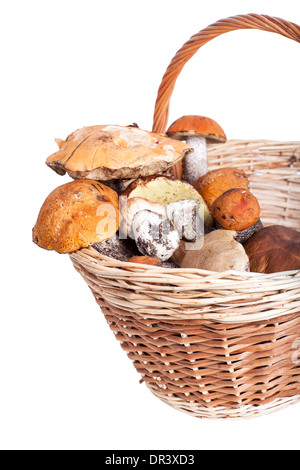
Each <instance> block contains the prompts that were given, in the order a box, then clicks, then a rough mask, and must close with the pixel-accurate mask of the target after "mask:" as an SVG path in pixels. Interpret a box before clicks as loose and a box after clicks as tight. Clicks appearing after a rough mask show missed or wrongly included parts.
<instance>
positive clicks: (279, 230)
mask: <svg viewBox="0 0 300 470" xmlns="http://www.w3.org/2000/svg"><path fill="white" fill-rule="evenodd" d="M244 248H245V251H246V253H247V255H248V256H249V260H250V271H253V272H258V273H276V272H282V271H293V270H295V269H300V232H297V231H296V230H294V229H292V228H288V227H283V226H281V225H270V226H269V227H265V228H262V229H261V230H260V231H259V232H257V233H255V234H254V235H252V237H250V238H249V239H248V240H247V242H246V243H245V245H244Z"/></svg>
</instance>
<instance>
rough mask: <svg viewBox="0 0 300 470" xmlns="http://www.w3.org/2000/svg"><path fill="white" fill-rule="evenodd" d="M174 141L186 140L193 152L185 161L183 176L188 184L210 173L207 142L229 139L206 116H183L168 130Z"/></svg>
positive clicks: (214, 122) (216, 124) (219, 127)
mask: <svg viewBox="0 0 300 470" xmlns="http://www.w3.org/2000/svg"><path fill="white" fill-rule="evenodd" d="M166 133H167V135H168V136H170V137H172V138H173V139H179V140H185V141H186V143H187V144H188V145H189V146H190V147H192V148H193V152H192V153H190V154H189V155H186V157H185V159H184V160H183V167H184V170H183V174H184V178H185V180H186V181H187V182H188V183H193V182H194V181H196V180H197V179H198V178H199V177H200V176H202V175H204V174H205V173H207V171H208V163H207V149H206V143H207V142H226V140H227V137H226V135H225V132H224V131H223V129H222V128H221V126H219V124H218V123H217V122H216V121H214V120H213V119H210V118H208V117H204V116H197V115H188V116H182V117H181V118H179V119H177V120H176V121H175V122H173V123H172V124H171V125H170V127H169V128H168V129H167V132H166Z"/></svg>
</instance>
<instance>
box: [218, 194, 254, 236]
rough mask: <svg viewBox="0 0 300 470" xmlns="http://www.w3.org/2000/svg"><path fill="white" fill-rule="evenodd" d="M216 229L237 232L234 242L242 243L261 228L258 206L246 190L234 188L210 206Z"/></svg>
mask: <svg viewBox="0 0 300 470" xmlns="http://www.w3.org/2000/svg"><path fill="white" fill-rule="evenodd" d="M212 215H213V218H214V219H215V221H216V227H217V228H221V229H226V230H235V231H236V232H237V237H236V240H237V241H239V242H240V243H244V242H245V241H246V240H248V238H249V237H251V235H253V234H254V233H255V232H257V231H258V230H260V229H261V228H262V223H261V220H260V205H259V203H258V200H257V199H256V197H255V196H254V195H253V194H252V193H251V192H250V191H248V189H243V188H234V189H229V190H228V191H225V193H223V194H221V196H219V197H218V198H217V199H216V200H215V202H214V203H213V206H212Z"/></svg>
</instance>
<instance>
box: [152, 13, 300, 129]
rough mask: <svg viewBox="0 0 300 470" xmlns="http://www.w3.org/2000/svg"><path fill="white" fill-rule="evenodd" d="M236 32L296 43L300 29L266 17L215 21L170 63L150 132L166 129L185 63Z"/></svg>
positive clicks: (285, 22)
mask: <svg viewBox="0 0 300 470" xmlns="http://www.w3.org/2000/svg"><path fill="white" fill-rule="evenodd" d="M237 29H259V30H261V31H269V32H271V33H277V34H281V35H282V36H285V37H286V38H289V39H293V40H294V41H297V42H300V26H298V25H296V24H294V23H291V22H289V21H285V20H282V19H280V18H273V17H270V16H266V15H255V14H250V15H239V16H233V17H231V18H227V19H224V20H219V21H217V22H216V23H213V24H211V25H210V26H208V27H207V28H205V29H203V30H202V31H200V32H199V33H197V34H195V35H194V36H192V37H191V38H190V39H189V40H188V41H187V42H186V43H185V44H184V45H183V46H182V47H181V49H179V51H178V52H177V53H176V55H175V56H174V57H173V59H172V61H171V62H170V64H169V66H168V68H167V70H166V72H165V74H164V76H163V78H162V81H161V84H160V87H159V89H158V94H157V99H156V103H155V111H154V119H153V127H152V131H153V132H157V133H161V134H162V133H164V132H165V131H166V128H167V122H168V117H169V106H170V99H171V95H172V93H173V90H174V86H175V82H176V79H177V77H178V76H179V74H180V72H181V70H182V69H183V67H184V65H185V63H186V62H187V61H188V60H189V59H190V58H191V57H192V56H193V55H194V54H195V53H196V52H197V51H198V49H200V47H202V46H203V45H204V44H206V43H207V42H209V41H211V40H212V39H214V38H216V37H217V36H220V35H221V34H224V33H227V32H229V31H235V30H237Z"/></svg>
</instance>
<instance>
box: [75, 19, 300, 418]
mask: <svg viewBox="0 0 300 470" xmlns="http://www.w3.org/2000/svg"><path fill="white" fill-rule="evenodd" d="M247 28H256V29H262V30H264V31H270V32H276V33H279V34H282V35H284V36H285V37H289V38H290V39H293V40H296V41H298V42H300V27H299V26H297V25H294V24H293V23H289V22H286V21H284V20H279V19H277V18H270V17H266V16H260V15H244V16H238V17H234V18H229V19H227V20H222V21H219V22H217V23H215V24H214V25H211V26H210V27H208V28H206V29H205V30H203V31H200V33H198V34H197V35H195V36H193V37H192V38H191V39H190V40H189V41H188V42H187V43H186V44H185V45H184V46H183V48H181V49H180V51H178V53H177V54H176V56H175V57H174V59H173V60H172V62H171V63H170V65H169V67H168V69H167V71H166V74H165V75H164V77H163V80H162V84H161V86H160V88H159V92H158V97H157V101H156V106H155V113H154V123H153V131H155V132H160V133H163V132H165V129H166V125H167V119H168V112H169V101H170V97H171V94H172V91H173V88H174V84H175V81H176V78H177V77H178V75H179V73H180V71H181V70H182V68H183V66H184V64H185V63H186V61H187V60H188V59H189V58H190V57H192V56H193V55H194V54H195V52H196V51H197V50H198V49H199V47H201V46H202V45H203V44H205V43H206V42H208V41H209V40H211V39H213V38H214V37H216V36H218V35H220V34H223V33H225V32H227V31H232V30H234V29H247ZM208 156H209V169H214V168H216V167H218V166H222V167H225V166H236V167H239V168H242V169H244V170H245V172H246V173H247V175H248V177H249V180H250V188H251V190H252V191H253V193H254V194H255V195H256V197H257V198H258V200H259V201H260V204H261V208H262V215H261V218H262V221H263V223H264V224H266V225H268V224H280V225H286V226H289V227H293V228H295V229H297V230H300V204H299V193H300V185H299V183H300V176H299V167H300V142H273V141H272V142H271V141H251V142H249V141H239V140H234V141H228V142H227V143H225V144H218V145H215V146H213V145H211V146H209V149H208ZM177 170H178V171H180V167H177ZM274 188H276V193H275V192H274ZM70 257H71V260H72V262H73V264H74V267H75V269H76V270H77V271H78V272H79V273H80V274H81V276H82V277H83V278H84V280H85V281H86V283H87V284H88V286H89V287H90V289H91V291H92V293H93V295H94V297H95V299H96V301H97V303H98V305H99V306H100V307H101V310H102V312H103V314H104V315H105V318H106V319H107V321H108V324H109V325H110V328H111V329H112V331H113V332H114V334H115V336H116V339H117V340H118V341H120V343H121V346H122V348H123V349H124V350H125V351H126V353H127V354H128V357H129V358H130V359H131V360H132V361H133V364H134V366H135V367H136V370H137V371H138V372H139V374H141V381H142V382H145V383H146V384H147V386H148V387H149V389H150V390H151V391H152V392H153V393H154V394H155V395H156V396H157V397H158V398H160V399H161V400H163V401H164V402H165V403H167V404H169V405H171V406H172V407H174V408H176V409H179V410H181V411H184V412H187V413H190V414H192V415H193V416H196V417H209V418H211V417H212V418H228V417H230V418H241V417H242V418H246V417H252V416H256V415H261V414H264V413H267V412H270V411H274V410H276V409H278V408H280V407H282V406H286V405H287V404H290V403H295V402H297V401H298V400H299V399H300V354H299V350H300V314H299V312H300V271H291V272H284V273H275V274H258V273H240V272H225V273H216V272H209V271H204V270H200V269H175V270H174V269H165V268H159V267H154V266H153V267H152V266H151V267H149V266H145V265H135V264H132V263H124V262H120V261H118V260H114V259H111V258H107V257H105V256H103V255H100V254H99V253H98V252H97V251H96V250H94V249H93V248H88V249H82V250H80V251H78V252H75V253H73V254H71V255H70Z"/></svg>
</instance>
